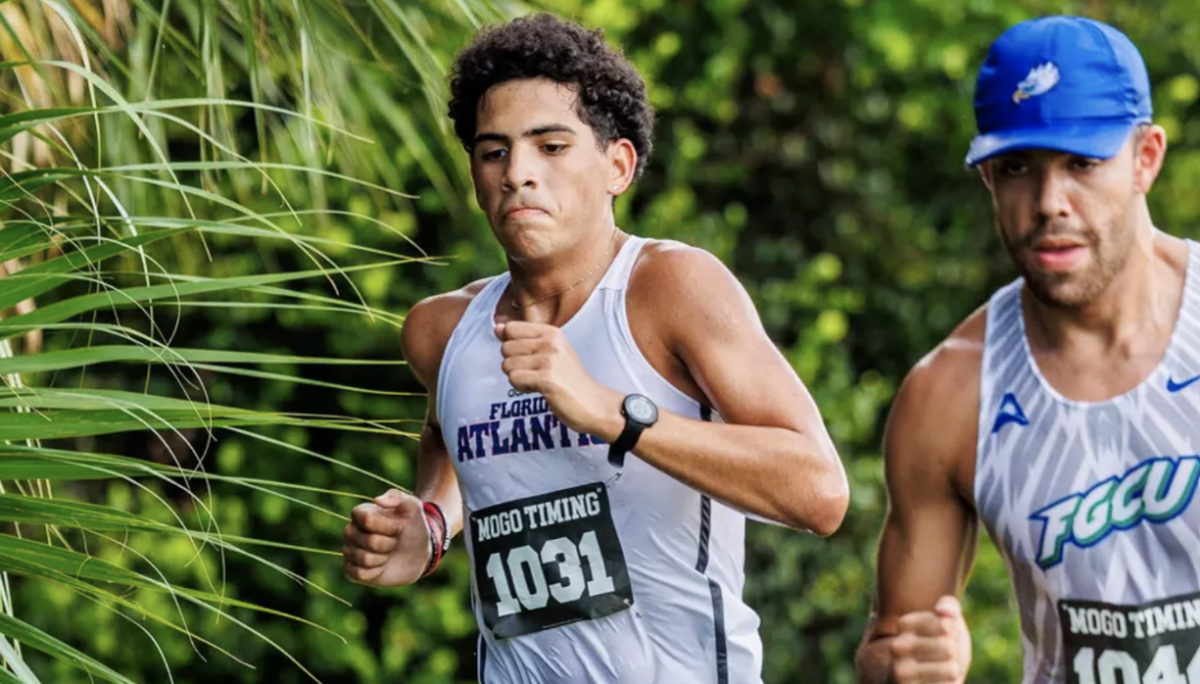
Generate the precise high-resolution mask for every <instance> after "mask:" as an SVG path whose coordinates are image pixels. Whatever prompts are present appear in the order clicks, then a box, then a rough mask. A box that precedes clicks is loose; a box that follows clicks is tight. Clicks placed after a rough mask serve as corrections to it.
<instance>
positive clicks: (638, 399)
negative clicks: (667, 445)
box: [625, 394, 658, 424]
mask: <svg viewBox="0 0 1200 684" xmlns="http://www.w3.org/2000/svg"><path fill="white" fill-rule="evenodd" d="M625 413H627V414H628V415H629V417H630V418H632V419H634V420H636V421H637V422H639V423H644V424H649V423H653V422H654V421H655V420H656V419H657V418H658V409H657V408H655V406H654V403H653V402H651V401H650V400H649V399H647V398H646V397H643V396H641V395H637V394H635V395H633V396H631V397H629V398H628V399H627V400H626V402H625Z"/></svg>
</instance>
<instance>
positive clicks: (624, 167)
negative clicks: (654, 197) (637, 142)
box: [605, 138, 638, 197]
mask: <svg viewBox="0 0 1200 684" xmlns="http://www.w3.org/2000/svg"><path fill="white" fill-rule="evenodd" d="M605 154H606V156H607V157H608V194H610V195H612V196H613V197H616V196H617V195H620V194H621V193H623V192H625V190H626V189H627V188H628V187H629V186H630V185H631V184H633V174H634V172H635V171H636V170H637V160H638V154H637V150H635V149H634V148H633V143H632V142H630V141H629V140H628V139H627V138H619V139H617V140H614V141H612V142H611V143H609V144H608V150H607V151H606V153H605Z"/></svg>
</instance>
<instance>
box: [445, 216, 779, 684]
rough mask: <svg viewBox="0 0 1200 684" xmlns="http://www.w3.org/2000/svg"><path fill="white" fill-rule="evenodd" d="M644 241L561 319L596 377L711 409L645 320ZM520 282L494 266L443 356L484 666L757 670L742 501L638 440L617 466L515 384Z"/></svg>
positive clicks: (612, 675)
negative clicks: (513, 349)
mask: <svg viewBox="0 0 1200 684" xmlns="http://www.w3.org/2000/svg"><path fill="white" fill-rule="evenodd" d="M644 244H646V240H644V239H641V238H637V237H632V236H631V237H630V238H629V240H628V241H627V242H626V243H625V245H624V246H623V247H622V248H621V250H620V252H619V253H618V254H617V257H616V259H615V260H614V261H613V263H612V265H611V266H610V267H609V269H608V272H607V273H606V274H605V275H604V278H603V279H602V280H601V282H600V284H599V285H598V286H597V287H596V289H595V290H594V291H593V292H592V294H591V296H590V297H589V298H588V300H587V302H586V303H585V304H584V305H583V308H581V309H580V310H579V312H578V313H576V314H575V316H574V317H573V318H571V320H570V321H568V322H567V323H566V324H564V325H563V326H562V330H563V332H564V333H565V334H566V337H567V339H568V340H569V341H570V343H571V345H572V347H573V348H574V350H575V353H576V354H577V355H578V357H579V360H580V361H581V362H582V364H583V367H584V368H585V369H586V370H587V372H588V373H589V374H590V375H591V376H592V377H593V378H595V379H596V380H598V381H599V382H601V383H603V384H605V385H607V386H608V387H611V388H612V389H614V390H616V391H618V392H621V393H622V394H628V393H634V392H636V393H640V394H643V395H645V396H648V397H650V398H651V399H652V400H653V401H654V402H655V403H656V404H657V405H658V406H659V408H660V410H665V411H671V412H674V413H676V414H679V415H682V416H686V417H690V418H696V419H709V418H711V415H710V412H709V411H708V410H707V409H706V408H703V407H701V406H700V405H699V404H697V403H696V402H695V401H693V400H692V399H691V398H689V397H688V396H686V395H685V394H683V393H682V392H680V391H679V390H678V389H676V388H675V387H673V386H672V385H670V384H669V383H668V382H667V381H666V380H665V379H663V378H662V377H661V376H660V375H659V374H658V373H657V372H656V371H655V370H654V369H653V367H651V365H650V363H649V362H648V361H647V360H646V359H645V357H643V356H642V354H641V352H640V351H639V350H638V347H637V345H636V343H635V342H634V340H633V337H632V335H631V334H630V330H629V321H628V319H627V317H626V314H625V293H626V289H627V285H628V282H629V276H630V273H631V271H632V270H633V265H634V263H635V262H636V260H637V257H638V255H639V254H640V253H641V251H642V247H643V245H644ZM508 283H509V275H508V274H507V273H505V274H502V275H500V276H498V277H496V278H494V279H493V280H492V281H491V282H489V283H488V284H487V285H486V286H485V287H484V289H483V291H482V292H480V293H479V295H478V296H476V297H475V299H474V300H473V301H472V302H471V304H470V306H469V307H468V308H467V311H466V313H465V314H464V315H463V318H462V320H461V321H460V322H459V324H458V326H457V327H456V328H455V330H454V333H453V335H452V336H451V338H450V342H449V345H448V346H447V349H446V353H445V356H444V359H443V361H442V366H441V370H440V372H439V374H438V392H437V395H438V407H437V409H438V416H439V417H440V419H441V424H442V432H443V437H444V438H445V441H446V446H447V450H448V451H449V454H450V459H451V460H452V461H453V463H454V467H455V470H456V471H457V474H458V482H459V487H460V489H461V491H462V497H463V502H464V508H465V510H464V526H463V541H464V543H465V544H466V546H467V549H468V554H469V556H470V559H471V569H472V599H473V603H474V610H475V615H476V619H477V622H478V624H479V629H480V643H479V675H480V679H481V681H482V682H484V683H485V684H518V683H520V684H551V683H555V682H564V683H565V682H571V683H576V682H581V683H582V682H587V683H592V684H599V683H602V682H622V683H627V684H642V683H645V684H681V683H686V684H708V683H711V684H758V683H759V682H761V675H760V673H761V666H762V643H761V641H760V639H759V635H758V625H759V619H758V616H757V615H756V614H755V612H754V611H753V610H752V609H751V608H750V607H749V606H747V605H746V604H745V603H744V602H743V601H742V585H743V580H744V575H743V568H742V565H743V557H744V534H745V520H746V519H745V516H743V515H742V514H741V513H739V512H737V511H734V510H733V509H731V508H729V507H727V506H725V505H722V504H721V503H719V502H716V501H713V500H712V499H710V498H709V497H708V496H704V495H702V494H700V493H699V492H698V491H696V490H694V489H692V488H691V487H688V486H686V485H684V484H682V483H680V482H679V481H678V480H676V479H674V478H672V477H669V476H668V475H666V474H664V473H663V472H661V471H659V470H658V469H656V468H654V467H652V466H650V465H648V464H646V463H645V462H644V461H642V460H640V459H638V458H637V457H636V456H635V455H633V454H628V455H627V456H626V460H625V465H624V468H623V469H621V470H620V471H618V469H617V468H615V467H613V466H612V465H610V464H609V462H608V459H607V454H608V446H607V445H606V444H603V443H600V442H599V441H598V440H596V439H593V438H589V437H588V436H587V435H581V434H578V433H576V432H574V431H572V430H568V429H567V428H566V426H565V425H562V424H560V423H559V421H558V419H557V418H555V417H554V416H553V415H552V414H551V413H550V411H549V408H548V407H547V405H546V402H545V400H544V399H543V398H542V397H541V395H538V394H524V395H522V394H520V393H519V392H517V391H516V390H514V389H513V388H512V387H511V386H510V385H509V383H508V378H507V376H506V375H505V374H504V372H503V371H502V370H501V367H500V365H501V362H502V356H501V354H500V341H499V340H498V339H497V338H496V336H495V333H494V316H495V312H496V307H497V304H498V302H499V300H500V296H501V294H502V293H503V292H504V290H505V288H506V287H507V285H508ZM651 429H653V428H651ZM618 472H620V476H619V477H617V475H618Z"/></svg>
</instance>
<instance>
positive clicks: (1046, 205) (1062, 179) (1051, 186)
mask: <svg viewBox="0 0 1200 684" xmlns="http://www.w3.org/2000/svg"><path fill="white" fill-rule="evenodd" d="M1047 166H1048V167H1049V168H1046V169H1045V170H1044V171H1043V172H1042V174H1041V186H1040V187H1039V189H1038V204H1037V210H1038V218H1039V219H1041V220H1043V221H1046V220H1054V219H1058V218H1064V217H1066V216H1069V215H1070V214H1071V198H1070V193H1069V190H1070V183H1071V179H1070V174H1068V173H1067V170H1066V169H1059V168H1056V166H1057V165H1047Z"/></svg>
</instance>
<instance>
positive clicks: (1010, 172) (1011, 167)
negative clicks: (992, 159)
mask: <svg viewBox="0 0 1200 684" xmlns="http://www.w3.org/2000/svg"><path fill="white" fill-rule="evenodd" d="M996 167H997V169H998V170H999V172H1000V175H1003V176H1008V177H1017V176H1023V175H1025V173H1026V172H1028V171H1029V165H1028V164H1026V163H1025V162H1024V161H1021V160H1020V159H1001V160H1000V161H999V162H997V163H996Z"/></svg>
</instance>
